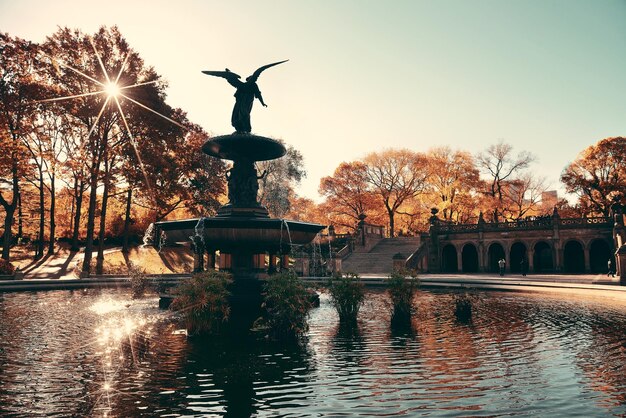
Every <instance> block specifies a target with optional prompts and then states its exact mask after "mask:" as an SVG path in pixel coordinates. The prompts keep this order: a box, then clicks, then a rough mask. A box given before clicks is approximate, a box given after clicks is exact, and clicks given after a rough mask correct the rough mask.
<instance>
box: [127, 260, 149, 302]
mask: <svg viewBox="0 0 626 418" xmlns="http://www.w3.org/2000/svg"><path fill="white" fill-rule="evenodd" d="M128 277H129V280H130V289H131V291H132V296H133V299H138V298H140V297H143V295H144V293H146V290H148V288H149V287H150V280H149V279H148V277H146V272H145V271H144V270H143V269H142V268H141V267H139V266H138V265H136V264H134V263H132V262H130V263H128Z"/></svg>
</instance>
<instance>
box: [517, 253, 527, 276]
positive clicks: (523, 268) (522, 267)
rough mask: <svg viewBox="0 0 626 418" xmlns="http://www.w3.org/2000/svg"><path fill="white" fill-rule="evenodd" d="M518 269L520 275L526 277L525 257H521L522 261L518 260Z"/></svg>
mask: <svg viewBox="0 0 626 418" xmlns="http://www.w3.org/2000/svg"><path fill="white" fill-rule="evenodd" d="M519 264H520V271H521V272H522V276H523V277H526V273H528V264H526V259H525V258H524V257H522V261H520V263H519Z"/></svg>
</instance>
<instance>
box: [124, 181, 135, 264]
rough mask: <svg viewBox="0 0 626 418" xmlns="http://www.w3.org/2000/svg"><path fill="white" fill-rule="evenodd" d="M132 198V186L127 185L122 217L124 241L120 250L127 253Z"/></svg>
mask: <svg viewBox="0 0 626 418" xmlns="http://www.w3.org/2000/svg"><path fill="white" fill-rule="evenodd" d="M132 198H133V188H132V186H130V185H129V186H128V195H127V196H126V217H125V218H124V243H123V245H122V252H123V253H128V250H129V248H128V234H129V231H130V207H131V203H132Z"/></svg>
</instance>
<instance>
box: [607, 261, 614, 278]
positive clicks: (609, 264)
mask: <svg viewBox="0 0 626 418" xmlns="http://www.w3.org/2000/svg"><path fill="white" fill-rule="evenodd" d="M607 265H608V268H609V269H608V272H607V273H606V277H609V276H611V277H615V271H614V270H613V261H612V260H611V259H610V258H609V261H608V263H607Z"/></svg>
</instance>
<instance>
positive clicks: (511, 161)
mask: <svg viewBox="0 0 626 418" xmlns="http://www.w3.org/2000/svg"><path fill="white" fill-rule="evenodd" d="M533 161H535V157H534V156H533V155H532V154H530V153H529V152H527V151H522V152H520V153H519V154H517V155H514V154H513V146H512V145H510V144H507V143H505V142H504V141H499V142H498V143H497V144H495V145H490V146H489V147H487V149H486V150H485V151H483V152H480V153H479V154H478V155H477V156H476V163H477V165H478V167H479V168H480V169H482V170H483V172H484V173H485V174H486V175H487V179H486V180H485V181H486V185H487V187H486V190H485V192H484V193H485V194H486V195H487V196H488V197H489V198H490V199H491V202H490V206H491V214H492V220H493V221H494V222H498V221H499V218H500V216H503V215H505V213H504V212H505V211H506V209H507V204H508V202H507V200H506V198H507V194H506V190H507V188H508V187H509V186H510V185H511V184H512V181H513V180H516V179H517V177H518V176H519V175H521V173H522V172H523V171H524V170H525V169H527V168H528V167H529V166H530V164H531V163H532V162H533Z"/></svg>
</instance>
